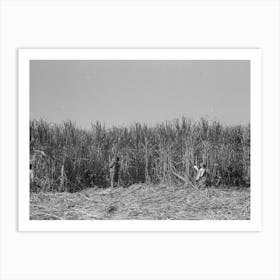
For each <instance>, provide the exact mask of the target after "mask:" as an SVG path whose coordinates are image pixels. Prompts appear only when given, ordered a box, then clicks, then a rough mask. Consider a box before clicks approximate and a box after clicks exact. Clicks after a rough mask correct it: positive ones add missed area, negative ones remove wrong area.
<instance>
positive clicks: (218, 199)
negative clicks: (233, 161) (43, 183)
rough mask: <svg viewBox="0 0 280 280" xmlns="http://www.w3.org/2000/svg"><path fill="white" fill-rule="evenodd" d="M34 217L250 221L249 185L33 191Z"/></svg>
mask: <svg viewBox="0 0 280 280" xmlns="http://www.w3.org/2000/svg"><path fill="white" fill-rule="evenodd" d="M30 219H31V220H120V219H124V220H162V219H169V220H247V219H250V189H249V188H236V187H231V188H211V189H209V191H208V193H207V192H206V191H205V190H197V189H194V188H192V187H186V186H166V185H146V184H135V185H132V186H130V187H128V188H123V187H118V188H114V189H112V188H107V189H100V188H90V189H86V190H83V191H81V192H76V193H43V192H42V193H37V194H34V193H32V194H31V195H30Z"/></svg>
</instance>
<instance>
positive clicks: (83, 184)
mask: <svg viewBox="0 0 280 280" xmlns="http://www.w3.org/2000/svg"><path fill="white" fill-rule="evenodd" d="M114 156H118V157H119V159H120V176H119V177H120V178H119V180H120V185H121V186H129V185H133V184H135V183H139V182H144V183H147V184H162V183H164V184H176V183H182V181H185V183H186V184H193V182H194V178H195V174H196V171H195V170H194V168H193V166H194V165H199V163H200V162H205V163H206V166H207V169H208V172H209V174H210V177H211V184H212V185H215V186H218V185H226V186H249V185H250V126H249V125H238V126H226V125H223V124H221V123H219V122H215V121H211V122H210V121H207V120H205V119H202V120H200V121H198V122H194V121H191V120H188V119H186V118H182V119H176V120H174V121H170V122H164V123H161V124H157V125H154V126H148V125H145V124H140V123H135V124H133V125H131V126H128V127H112V128H106V127H105V126H104V125H102V124H101V123H99V122H97V123H95V124H93V125H92V126H91V129H88V130H85V129H81V128H79V127H76V126H75V124H74V123H72V122H70V121H66V122H64V123H61V124H53V123H48V122H46V121H43V120H32V121H30V169H31V172H32V180H31V191H32V192H38V191H60V192H64V191H67V192H75V191H79V190H82V189H86V188H89V187H92V186H98V187H101V188H104V187H109V186H110V172H109V163H110V161H111V159H112V158H113V157H114Z"/></svg>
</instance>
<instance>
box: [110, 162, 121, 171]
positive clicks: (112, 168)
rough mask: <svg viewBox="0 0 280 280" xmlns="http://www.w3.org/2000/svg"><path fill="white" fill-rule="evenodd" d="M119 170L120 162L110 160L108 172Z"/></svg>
mask: <svg viewBox="0 0 280 280" xmlns="http://www.w3.org/2000/svg"><path fill="white" fill-rule="evenodd" d="M119 170H120V164H119V162H117V161H112V162H111V164H110V172H112V173H118V172H119Z"/></svg>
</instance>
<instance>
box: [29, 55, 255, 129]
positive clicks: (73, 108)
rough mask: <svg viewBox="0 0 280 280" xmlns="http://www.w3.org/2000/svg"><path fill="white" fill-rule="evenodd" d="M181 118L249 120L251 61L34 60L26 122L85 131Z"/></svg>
mask: <svg viewBox="0 0 280 280" xmlns="http://www.w3.org/2000/svg"><path fill="white" fill-rule="evenodd" d="M182 116H185V117H187V118H191V119H193V120H199V119H200V118H202V117H204V118H207V119H209V120H218V121H220V122H222V123H224V124H230V125H235V124H246V123H249V122H250V61H246V60H239V61H238V60H220V61H215V60H178V61H163V60H161V61H144V60H139V61H131V60H129V61H118V60H107V61H106V60H103V61H101V60H100V61H96V60H95V61H94V60H83V61H81V60H32V61H31V62H30V119H41V118H42V119H45V120H47V121H49V122H54V123H59V122H61V121H65V120H72V121H74V122H75V123H76V124H77V125H78V126H80V127H84V128H89V127H90V124H91V123H95V122H96V121H100V122H101V123H104V124H105V125H106V126H107V127H111V126H113V125H117V126H119V125H121V126H124V125H129V124H132V123H134V122H141V123H147V124H150V125H152V124H156V123H160V122H162V121H169V120H173V119H175V118H178V117H179V118H180V117H182Z"/></svg>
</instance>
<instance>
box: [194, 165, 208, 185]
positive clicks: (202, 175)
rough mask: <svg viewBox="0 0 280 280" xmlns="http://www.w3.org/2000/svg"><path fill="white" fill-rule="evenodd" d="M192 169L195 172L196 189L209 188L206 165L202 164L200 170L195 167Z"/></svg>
mask: <svg viewBox="0 0 280 280" xmlns="http://www.w3.org/2000/svg"><path fill="white" fill-rule="evenodd" d="M194 169H195V170H196V171H197V175H196V178H195V181H196V182H197V183H198V187H199V188H200V189H205V188H207V187H210V175H209V172H208V171H207V169H206V164H205V163H203V162H202V163H201V164H200V168H198V167H197V166H196V165H195V166H194Z"/></svg>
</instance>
